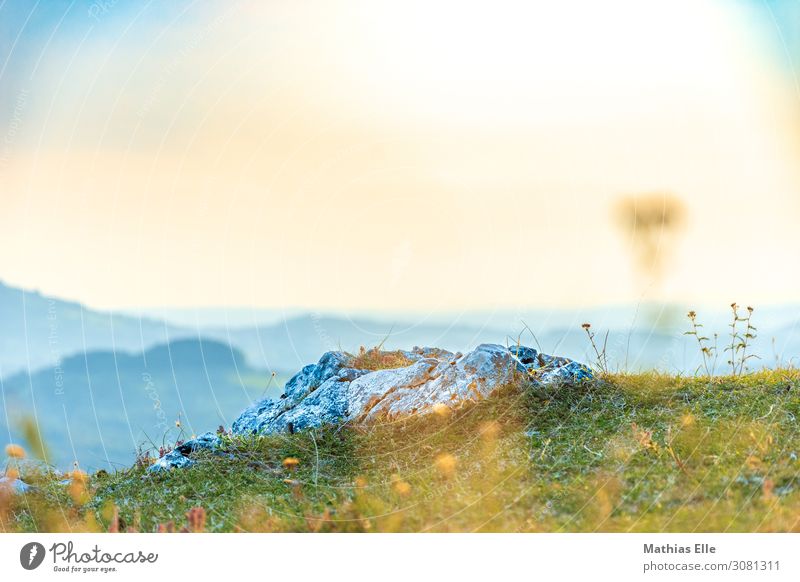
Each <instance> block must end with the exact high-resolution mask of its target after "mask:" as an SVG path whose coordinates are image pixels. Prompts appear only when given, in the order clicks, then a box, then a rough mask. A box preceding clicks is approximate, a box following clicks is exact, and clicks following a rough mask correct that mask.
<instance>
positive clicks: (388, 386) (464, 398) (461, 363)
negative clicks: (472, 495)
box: [233, 344, 592, 435]
mask: <svg viewBox="0 0 800 582" xmlns="http://www.w3.org/2000/svg"><path fill="white" fill-rule="evenodd" d="M402 354H403V355H404V356H405V357H406V358H407V359H408V360H409V361H410V362H411V364H410V365H408V366H405V367H402V368H394V369H387V370H377V371H370V370H361V369H356V368H352V367H349V362H350V358H349V357H348V356H347V355H346V354H344V353H342V352H327V353H326V354H324V355H323V356H322V358H320V360H319V362H318V363H317V364H311V365H308V366H305V367H304V368H303V369H302V370H300V372H298V373H297V374H296V375H295V376H294V377H292V378H291V379H290V380H289V381H288V382H287V383H286V387H285V390H284V395H282V397H281V398H280V399H278V400H262V401H261V402H258V403H256V404H254V405H253V406H251V407H250V408H248V409H247V410H245V411H244V412H243V413H242V414H241V415H240V416H239V418H238V419H237V420H236V421H235V422H234V423H233V433H234V434H240V435H241V434H270V433H277V432H288V431H289V430H290V427H291V430H303V429H306V428H311V427H317V426H321V425H323V424H331V423H340V422H352V423H362V422H369V421H372V420H375V419H377V418H380V417H385V418H396V417H399V416H403V415H410V414H427V413H430V412H432V411H433V409H434V407H435V406H437V405H439V406H440V405H445V406H447V407H450V408H455V407H458V406H461V405H463V404H464V403H466V402H476V401H479V400H482V399H484V398H486V397H487V396H489V395H490V394H492V392H494V391H495V390H496V389H497V388H499V387H501V386H503V385H505V384H508V383H509V382H511V381H512V380H514V379H515V377H519V375H522V376H523V377H525V378H528V379H530V381H531V382H533V383H534V384H538V385H566V384H576V383H579V382H583V381H585V380H589V379H591V378H592V372H591V371H590V370H589V369H588V368H587V367H586V366H584V365H583V364H580V363H578V362H575V361H573V360H570V359H568V358H562V357H558V356H550V355H547V354H542V353H539V352H538V351H537V350H535V349H533V348H529V347H526V346H513V347H511V348H506V347H504V346H500V345H496V344H482V345H480V346H478V347H477V348H476V349H475V350H473V351H472V352H469V353H468V354H466V355H462V354H461V353H456V354H454V353H452V352H448V351H447V350H442V349H438V348H417V347H415V348H414V349H413V350H411V351H407V352H402Z"/></svg>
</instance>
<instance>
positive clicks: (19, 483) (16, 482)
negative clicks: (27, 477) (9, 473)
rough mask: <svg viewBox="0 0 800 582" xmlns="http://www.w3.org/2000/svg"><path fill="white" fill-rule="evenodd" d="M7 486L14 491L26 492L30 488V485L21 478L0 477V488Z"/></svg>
mask: <svg viewBox="0 0 800 582" xmlns="http://www.w3.org/2000/svg"><path fill="white" fill-rule="evenodd" d="M4 487H8V488H10V489H11V491H13V492H14V493H17V494H19V493H27V492H28V491H30V490H31V486H30V485H28V484H27V483H25V481H23V480H22V479H9V478H8V477H0V489H2V488H4Z"/></svg>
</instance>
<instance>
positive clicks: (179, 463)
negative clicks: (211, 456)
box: [147, 432, 222, 473]
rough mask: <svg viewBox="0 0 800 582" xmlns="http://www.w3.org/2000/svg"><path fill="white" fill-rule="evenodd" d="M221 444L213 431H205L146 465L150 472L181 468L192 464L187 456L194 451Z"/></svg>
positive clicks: (208, 448)
mask: <svg viewBox="0 0 800 582" xmlns="http://www.w3.org/2000/svg"><path fill="white" fill-rule="evenodd" d="M221 444H222V439H221V438H220V437H219V436H217V435H216V434H214V433H213V432H206V433H203V434H201V435H200V436H198V437H196V438H193V439H190V440H188V441H186V442H185V443H183V444H181V445H179V446H177V447H175V448H174V449H173V450H171V451H170V452H168V453H167V454H166V455H164V456H163V457H161V458H160V459H158V460H157V461H156V462H155V463H153V464H152V465H150V467H148V469H147V470H148V471H150V472H151V473H158V472H160V471H169V470H170V469H183V468H185V467H191V466H192V465H194V461H193V460H192V459H190V458H189V455H191V454H192V453H193V452H195V451H199V450H201V449H207V450H213V449H216V448H218V447H219V446H220V445H221Z"/></svg>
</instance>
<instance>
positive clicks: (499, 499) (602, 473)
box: [0, 370, 800, 532]
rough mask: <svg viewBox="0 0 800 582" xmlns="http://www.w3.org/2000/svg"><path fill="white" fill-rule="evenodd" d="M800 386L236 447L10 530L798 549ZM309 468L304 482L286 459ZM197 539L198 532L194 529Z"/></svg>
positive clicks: (23, 513) (662, 385)
mask: <svg viewBox="0 0 800 582" xmlns="http://www.w3.org/2000/svg"><path fill="white" fill-rule="evenodd" d="M798 417H800V374H798V373H797V372H796V371H793V370H783V371H774V372H759V373H755V374H752V375H747V376H742V377H736V378H732V377H726V378H719V379H714V380H713V381H709V380H708V379H707V378H679V377H674V376H667V375H660V374H655V373H649V374H637V375H611V376H607V377H605V378H604V379H603V380H600V381H597V382H595V383H592V384H589V385H585V386H583V387H580V388H558V389H557V388H550V389H537V388H532V387H530V386H524V385H517V386H508V387H507V388H505V389H504V390H502V391H501V393H499V394H497V395H495V396H493V397H491V398H489V399H486V400H484V401H482V402H480V403H478V404H474V405H470V406H467V407H464V408H462V409H460V410H458V411H455V412H452V413H450V414H443V415H429V416H426V417H420V418H411V419H407V420H404V421H395V422H392V423H385V424H379V425H375V426H372V427H370V428H366V429H354V428H348V427H330V428H325V429H317V430H316V431H313V432H304V433H298V434H294V435H275V436H269V437H259V438H247V439H243V438H233V437H226V440H225V446H224V448H223V451H222V454H214V453H208V452H206V453H203V454H200V455H197V456H196V457H195V458H196V460H197V461H198V462H197V464H196V465H195V466H194V467H192V468H189V469H187V470H181V471H171V472H170V473H169V474H165V475H151V474H149V473H147V472H146V471H145V469H144V468H142V467H139V468H132V469H129V470H126V471H121V472H118V473H116V474H112V475H104V474H99V475H93V476H91V477H90V478H89V479H88V481H87V483H86V484H85V485H84V484H82V483H77V484H75V485H73V487H72V488H71V490H70V488H67V487H64V486H63V485H57V484H56V483H55V482H54V481H53V479H52V478H51V477H49V476H48V475H46V474H43V475H40V476H39V478H38V480H37V484H38V490H37V492H35V493H30V494H27V495H23V496H17V497H14V498H10V497H8V496H6V497H5V499H6V501H5V503H6V507H5V510H4V511H5V514H4V513H3V510H2V508H0V520H2V526H3V528H4V529H7V530H25V531H35V530H39V531H62V530H70V529H71V530H93V529H100V530H104V529H107V528H108V527H109V526H110V525H112V524H113V523H114V517H113V516H114V512H115V510H116V512H117V515H118V516H119V525H120V526H121V529H123V530H124V529H126V528H128V527H132V528H134V529H136V530H137V531H154V530H155V529H156V528H157V527H158V526H159V525H160V524H168V523H170V522H173V523H174V524H175V528H176V529H181V528H182V527H184V525H186V514H187V512H188V511H189V510H190V509H191V508H193V507H203V508H204V510H205V522H204V523H203V524H201V525H202V527H203V528H204V529H205V530H207V531H512V532H514V531H684V532H685V531H798V530H800V484H798V482H797V476H798V474H800V460H798V456H800V433H798V430H797V429H798V424H797V423H798ZM289 457H292V458H296V459H298V460H299V464H298V465H297V467H296V468H294V469H292V468H291V467H286V466H284V463H283V461H284V459H286V458H289ZM195 529H197V528H195Z"/></svg>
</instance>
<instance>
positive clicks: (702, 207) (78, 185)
mask: <svg viewBox="0 0 800 582" xmlns="http://www.w3.org/2000/svg"><path fill="white" fill-rule="evenodd" d="M601 4H602V7H601V6H600V5H601ZM645 4H646V6H645ZM135 22H138V21H135ZM104 24H105V23H104V22H100V23H98V24H95V25H94V28H93V29H92V31H91V32H90V33H87V36H86V40H83V41H82V40H81V39H82V38H83V37H82V35H76V36H75V37H72V38H70V39H69V40H62V41H56V42H53V43H51V45H49V46H48V47H47V50H46V52H44V53H42V58H41V62H40V64H39V68H38V69H37V71H36V74H35V75H34V76H32V78H31V80H30V82H29V85H28V89H29V95H30V97H28V98H27V102H26V103H24V104H23V106H22V107H20V108H19V109H20V115H19V118H20V119H19V124H18V125H19V132H18V135H15V136H14V137H15V139H14V143H13V148H12V149H11V155H10V157H9V158H8V159H7V160H5V163H4V164H3V165H2V166H0V178H1V179H2V184H3V193H2V196H1V197H0V229H2V231H3V233H4V235H5V236H4V240H5V241H7V242H6V244H4V245H2V247H0V278H2V279H4V280H5V281H7V282H9V283H13V284H19V285H22V286H26V287H35V288H39V289H41V290H43V291H45V292H47V293H52V294H56V295H60V296H64V297H68V298H74V299H78V300H81V301H84V302H86V303H87V304H89V305H92V306H96V307H109V308H116V307H134V306H160V305H175V306H180V305H183V306H194V305H228V306H239V305H253V306H263V307H280V306H286V307H290V306H300V307H307V308H315V309H327V308H365V309H387V310H397V309H419V308H425V309H439V308H442V309H443V308H449V309H453V308H456V309H466V308H484V309H485V308H491V307H516V306H540V305H545V306H549V305H564V306H575V305H596V304H603V303H620V302H628V301H638V300H640V299H642V297H643V293H645V295H644V297H645V298H647V299H655V300H671V301H689V302H702V303H715V302H716V303H718V302H723V303H722V304H727V303H728V302H729V301H731V300H732V299H738V300H740V301H743V302H750V301H752V302H754V303H768V302H781V301H793V300H796V299H797V292H798V289H800V273H799V272H798V270H797V269H796V268H795V264H796V262H797V256H798V251H800V234H798V231H799V230H800V229H798V225H800V196H799V195H798V192H799V191H800V172H798V166H799V164H798V163H797V162H798V159H800V144H799V143H798V142H799V141H800V140H798V137H800V136H799V135H798V128H800V119H799V117H800V115H799V114H800V107H798V96H797V95H796V94H795V93H794V90H793V86H792V83H791V79H790V77H789V76H788V75H787V74H786V71H783V70H781V69H780V67H779V66H778V65H777V64H775V63H774V62H773V60H772V59H771V58H770V55H769V51H768V50H767V48H765V47H764V46H763V43H762V42H761V40H760V37H759V34H758V33H757V32H758V31H755V28H754V27H755V25H754V24H753V23H752V22H751V21H749V20H748V13H747V12H744V11H741V10H738V9H734V8H732V5H731V4H730V3H724V2H714V1H711V0H692V1H691V2H689V1H683V0H673V1H671V2H664V3H642V2H635V1H632V0H631V1H613V2H608V3H605V2H604V3H591V2H581V3H577V5H573V4H570V3H566V4H565V3H550V2H547V3H533V4H531V3H522V2H511V1H501V2H491V3H489V2H455V1H452V2H449V1H448V2H440V3H433V4H431V3H426V2H421V1H414V2H411V1H409V2H403V3H390V2H383V1H376V0H370V1H369V2H356V1H339V2H335V3H331V2H292V3H268V4H262V3H256V2H252V3H251V2H231V3H225V4H224V5H221V7H219V8H210V7H208V6H206V7H205V8H202V9H200V8H191V10H189V11H187V13H186V14H184V15H179V16H178V17H177V18H175V20H174V21H166V20H165V21H164V22H158V23H157V24H153V23H150V24H149V25H147V26H144V25H141V26H139V25H138V24H137V25H135V26H134V25H132V26H131V28H130V29H129V30H128V31H127V32H125V27H122V31H123V32H124V34H119V33H118V32H119V31H117V32H115V34H110V33H109V34H103V29H102V27H103V26H104ZM109 26H110V25H109ZM651 191H666V192H672V193H673V194H675V195H676V196H678V197H680V198H681V199H682V200H683V201H684V203H685V205H686V207H687V210H688V222H687V227H686V230H685V232H684V233H683V234H682V236H681V238H680V240H679V243H678V246H677V247H676V248H675V249H674V253H673V254H672V257H671V260H670V262H669V266H670V268H669V269H668V270H667V274H666V276H665V278H664V279H663V281H660V282H659V284H658V285H652V286H647V284H646V282H645V283H643V281H642V278H641V277H640V276H637V275H636V273H635V272H634V268H633V262H632V253H631V252H630V251H631V249H630V248H629V246H630V244H631V243H630V241H627V240H626V239H625V237H624V236H623V235H622V234H621V233H620V232H618V231H617V230H616V229H615V225H614V223H613V222H612V220H611V209H612V206H613V204H614V202H615V201H616V200H617V199H618V198H619V197H620V196H622V195H628V194H636V193H640V192H651Z"/></svg>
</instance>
